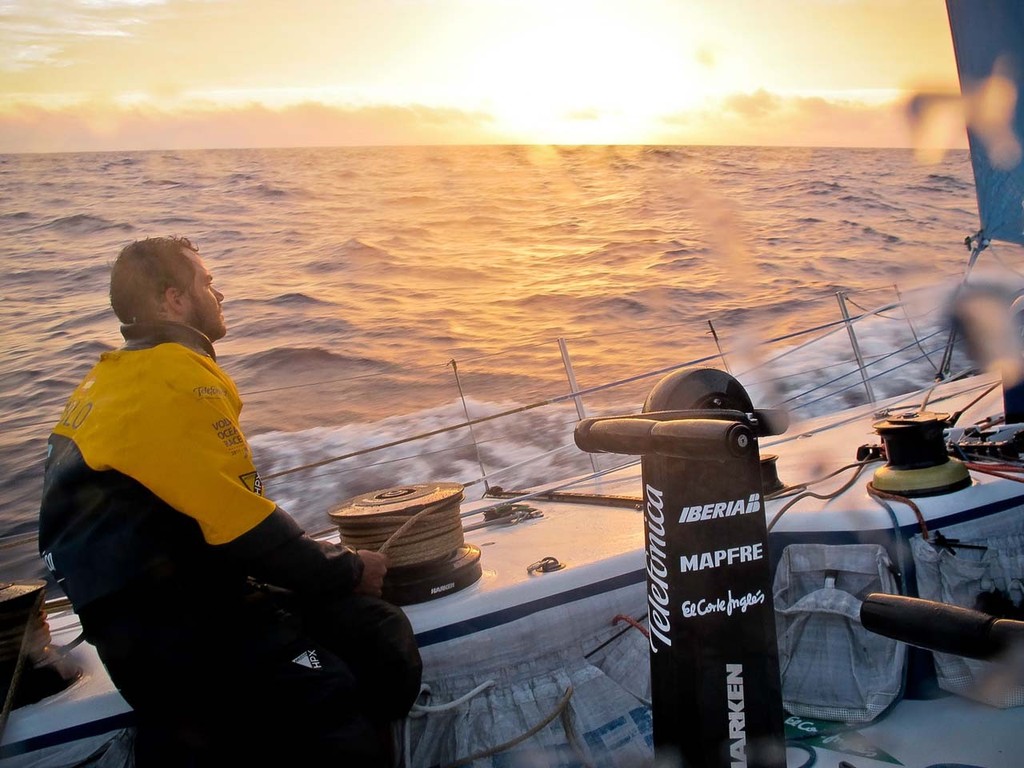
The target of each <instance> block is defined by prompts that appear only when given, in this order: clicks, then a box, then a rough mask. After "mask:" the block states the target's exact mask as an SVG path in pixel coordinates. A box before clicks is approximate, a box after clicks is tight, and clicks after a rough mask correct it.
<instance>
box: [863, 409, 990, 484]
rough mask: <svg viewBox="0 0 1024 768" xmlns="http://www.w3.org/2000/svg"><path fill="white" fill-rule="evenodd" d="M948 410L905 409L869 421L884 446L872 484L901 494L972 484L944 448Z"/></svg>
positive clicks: (963, 469) (965, 468)
mask: <svg viewBox="0 0 1024 768" xmlns="http://www.w3.org/2000/svg"><path fill="white" fill-rule="evenodd" d="M948 422H949V414H947V413H932V412H928V411H921V412H916V413H905V414H901V415H898V416H890V417H888V418H885V419H882V420H880V421H876V422H875V423H874V424H872V427H874V429H875V431H876V432H877V433H878V434H879V435H880V436H881V438H882V443H883V445H884V446H885V458H886V464H885V466H883V467H880V468H879V469H878V470H876V471H875V475H874V481H873V483H874V486H875V488H877V489H878V490H880V491H886V492H888V493H895V494H899V495H900V496H908V497H913V496H937V495H940V494H943V493H952V492H953V491H959V490H960V489H961V488H966V487H968V486H969V485H970V484H971V475H970V473H969V472H968V471H967V467H966V466H964V464H963V463H962V462H961V461H959V460H957V459H954V458H952V457H950V456H949V454H948V453H947V452H946V441H945V436H944V430H945V428H946V427H947V426H948Z"/></svg>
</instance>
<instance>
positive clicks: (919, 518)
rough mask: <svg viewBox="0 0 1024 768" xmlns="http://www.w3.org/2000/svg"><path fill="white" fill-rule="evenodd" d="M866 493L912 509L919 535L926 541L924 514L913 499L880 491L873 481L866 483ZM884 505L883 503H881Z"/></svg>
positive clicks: (926, 529)
mask: <svg viewBox="0 0 1024 768" xmlns="http://www.w3.org/2000/svg"><path fill="white" fill-rule="evenodd" d="M867 488H868V495H869V496H873V497H875V498H876V499H886V500H888V501H896V502H899V503H900V504H906V505H907V506H908V507H910V508H911V509H912V510H914V515H915V516H916V517H917V525H918V527H919V528H920V529H921V536H922V537H923V538H924V540H925V541H928V536H929V534H928V525H927V523H925V521H924V515H922V514H921V508H920V507H918V506H917V504H915V503H914V502H913V501H911V500H910V499H908V498H907V497H906V496H899V495H898V494H895V493H889V492H888V491H880V490H878V489H877V488H876V487H875V484H874V483H868V485H867ZM883 506H884V505H883Z"/></svg>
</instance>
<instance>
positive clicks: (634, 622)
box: [612, 613, 651, 640]
mask: <svg viewBox="0 0 1024 768" xmlns="http://www.w3.org/2000/svg"><path fill="white" fill-rule="evenodd" d="M620 621H624V622H626V623H627V624H629V626H631V627H633V628H634V629H638V630H640V633H641V634H642V635H643V636H644V637H646V638H647V639H648V640H650V638H651V633H650V632H649V631H648V630H647V628H646V627H644V625H643V624H641V623H640V622H639V621H637V620H636V619H634V618H633V617H632V616H626V615H625V614H624V613H620V614H618V615H617V616H616V617H615V618H614V619H612V624H618V623H619V622H620Z"/></svg>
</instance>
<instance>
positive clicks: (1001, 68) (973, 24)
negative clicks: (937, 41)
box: [946, 0, 1024, 245]
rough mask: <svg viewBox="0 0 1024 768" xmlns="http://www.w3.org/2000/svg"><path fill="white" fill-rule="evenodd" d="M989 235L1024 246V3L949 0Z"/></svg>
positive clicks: (977, 181)
mask: <svg viewBox="0 0 1024 768" xmlns="http://www.w3.org/2000/svg"><path fill="white" fill-rule="evenodd" d="M946 10H947V12H948V14H949V25H950V30H951V31H952V35H953V50H954V52H955V54H956V66H957V71H958V73H959V76H960V90H961V93H962V94H963V97H964V104H965V111H966V114H967V139H968V143H969V145H970V150H971V164H972V165H973V168H974V183H975V187H976V189H977V195H978V213H979V215H980V217H981V229H982V232H981V235H982V237H983V238H986V239H990V240H999V241H1003V242H1008V243H1017V244H1021V245H1024V162H1022V151H1021V147H1022V144H1021V137H1022V136H1024V130H1022V127H1024V2H1021V0H946Z"/></svg>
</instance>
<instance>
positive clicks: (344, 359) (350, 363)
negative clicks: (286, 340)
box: [237, 347, 389, 374]
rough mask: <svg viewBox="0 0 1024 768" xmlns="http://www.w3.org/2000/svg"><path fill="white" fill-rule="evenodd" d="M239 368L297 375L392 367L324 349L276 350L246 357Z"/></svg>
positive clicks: (358, 371)
mask: <svg viewBox="0 0 1024 768" xmlns="http://www.w3.org/2000/svg"><path fill="white" fill-rule="evenodd" d="M237 365H239V366H240V367H241V368H244V369H247V370H250V371H251V370H253V369H259V370H279V371H283V372H287V373H289V374H294V373H298V372H305V371H316V372H318V373H329V372H331V371H332V370H333V371H334V372H335V373H337V372H338V371H339V370H340V371H344V372H350V373H353V374H355V373H366V372H367V371H371V372H381V373H383V372H385V371H386V370H388V368H389V366H388V364H387V363H384V362H382V361H380V360H376V359H373V358H367V357H356V356H353V355H346V354H339V353H337V352H331V351H330V350H327V349H323V348H322V347H275V348H273V349H268V350H266V351H263V352H256V353H253V354H249V355H246V356H245V357H243V358H242V359H241V360H240V361H238V363H237Z"/></svg>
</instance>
